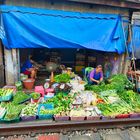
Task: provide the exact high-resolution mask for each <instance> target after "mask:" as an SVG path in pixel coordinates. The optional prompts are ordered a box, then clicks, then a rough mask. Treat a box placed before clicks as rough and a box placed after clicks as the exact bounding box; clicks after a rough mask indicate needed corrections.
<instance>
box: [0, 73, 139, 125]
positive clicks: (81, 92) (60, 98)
mask: <svg viewBox="0 0 140 140" xmlns="http://www.w3.org/2000/svg"><path fill="white" fill-rule="evenodd" d="M54 81H55V82H54V83H52V84H50V85H49V87H47V88H45V87H43V86H39V90H38V87H37V88H35V89H33V90H32V91H30V92H29V93H28V91H26V90H21V89H20V91H14V90H13V89H12V90H11V89H8V88H7V89H5V88H3V89H0V108H1V110H2V111H1V112H0V117H1V118H0V122H3V123H12V122H20V121H31V120H34V121H36V120H41V119H45V120H46V119H47V120H48V119H49V120H51V121H62V122H63V121H67V122H68V123H70V122H73V121H75V122H77V121H89V120H91V121H105V120H117V119H126V118H138V119H140V103H139V101H140V95H139V94H137V93H136V92H135V91H133V89H134V84H133V83H132V82H131V81H129V80H128V78H127V76H126V75H123V74H118V75H113V76H112V77H111V78H110V79H108V80H107V81H104V82H102V83H100V84H99V85H89V84H87V83H86V82H85V81H83V80H82V79H81V78H80V77H78V76H77V75H69V74H67V73H63V74H59V75H56V76H55V77H54ZM40 87H41V90H40ZM42 89H44V90H43V94H41V93H42ZM31 92H33V93H31ZM30 93H31V94H30Z"/></svg>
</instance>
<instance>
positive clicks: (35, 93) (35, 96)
mask: <svg viewBox="0 0 140 140" xmlns="http://www.w3.org/2000/svg"><path fill="white" fill-rule="evenodd" d="M40 96H41V95H40V93H37V92H33V93H31V97H32V99H34V100H36V99H39V98H40Z"/></svg>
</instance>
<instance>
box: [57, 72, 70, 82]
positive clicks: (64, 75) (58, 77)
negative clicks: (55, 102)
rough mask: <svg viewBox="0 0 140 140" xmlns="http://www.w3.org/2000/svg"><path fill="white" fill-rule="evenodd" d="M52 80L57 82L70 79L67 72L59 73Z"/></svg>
mask: <svg viewBox="0 0 140 140" xmlns="http://www.w3.org/2000/svg"><path fill="white" fill-rule="evenodd" d="M54 80H55V82H57V83H67V82H69V81H70V75H68V74H67V73H63V74H59V75H56V76H55V77H54Z"/></svg>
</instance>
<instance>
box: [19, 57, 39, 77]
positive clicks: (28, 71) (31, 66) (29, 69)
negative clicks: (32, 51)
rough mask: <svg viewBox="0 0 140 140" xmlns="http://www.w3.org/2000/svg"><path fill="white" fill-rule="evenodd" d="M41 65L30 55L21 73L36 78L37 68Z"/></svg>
mask: <svg viewBox="0 0 140 140" xmlns="http://www.w3.org/2000/svg"><path fill="white" fill-rule="evenodd" d="M39 67H40V65H39V64H37V63H36V62H35V61H34V60H33V57H32V56H31V55H30V56H29V58H28V60H26V61H25V63H24V64H23V66H22V68H21V73H23V74H25V75H28V77H30V78H36V74H37V69H38V68H39Z"/></svg>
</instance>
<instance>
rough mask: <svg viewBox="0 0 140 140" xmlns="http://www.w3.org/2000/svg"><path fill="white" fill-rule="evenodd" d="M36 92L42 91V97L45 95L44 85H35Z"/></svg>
mask: <svg viewBox="0 0 140 140" xmlns="http://www.w3.org/2000/svg"><path fill="white" fill-rule="evenodd" d="M35 92H38V93H40V94H41V96H42V97H44V95H45V90H44V88H43V86H35Z"/></svg>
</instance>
